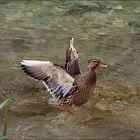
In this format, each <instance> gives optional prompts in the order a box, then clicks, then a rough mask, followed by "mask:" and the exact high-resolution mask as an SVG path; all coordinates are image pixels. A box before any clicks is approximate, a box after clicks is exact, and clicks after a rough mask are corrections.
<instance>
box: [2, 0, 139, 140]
mask: <svg viewBox="0 0 140 140" xmlns="http://www.w3.org/2000/svg"><path fill="white" fill-rule="evenodd" d="M71 37H74V38H75V44H74V45H75V47H76V48H77V50H78V51H79V54H80V66H81V69H82V71H84V69H85V68H86V66H87V60H88V59H90V58H99V59H101V60H103V61H104V62H106V63H108V64H109V65H110V67H109V68H108V69H106V70H98V72H97V75H98V82H97V88H96V92H95V95H96V97H97V99H95V100H91V103H92V105H93V108H94V109H93V110H92V111H88V112H84V113H83V111H82V110H80V109H77V110H76V111H75V112H78V113H77V115H76V116H75V117H70V118H68V119H66V120H65V119H64V116H63V115H62V111H61V110H59V109H57V108H55V107H50V106H49V105H48V104H47V102H48V98H49V95H48V94H46V91H45V90H44V87H43V85H42V84H41V83H39V82H36V81H34V80H33V79H31V78H30V77H28V76H26V75H25V74H24V73H23V71H21V68H20V61H21V60H22V59H38V60H50V61H53V62H55V63H59V64H62V65H64V60H65V49H66V47H67V46H68V45H69V40H70V38H71ZM139 56H140V2H139V1H133V2H131V1H127V2H126V1H94V0H88V1H86V0H75V1H70V0H59V1H58V0H53V1H49V0H46V1H45V0H40V1H39V0H35V1H33V0H26V1H14V0H11V1H8V0H7V1H2V0H1V1H0V98H1V100H3V98H5V97H6V96H13V97H14V101H13V103H12V104H11V106H10V110H11V112H12V114H13V112H14V113H15V114H17V113H18V114H21V115H20V116H18V117H17V116H16V115H15V114H14V115H11V119H10V130H11V131H12V135H13V137H18V136H16V135H14V134H15V130H16V128H17V127H18V126H19V125H20V126H21V127H23V126H28V125H30V124H34V123H35V124H36V123H37V124H38V125H37V126H36V127H34V128H32V129H31V130H30V131H29V132H24V135H25V137H27V138H40V137H42V138H62V137H64V138H77V137H79V138H96V139H99V138H122V137H123V138H140V136H139V131H138V129H139V128H140V125H138V124H140V119H139V115H140V110H139V106H140V102H139V100H138V99H139V93H140V82H139V79H140V63H139V62H140V57H139ZM108 111H109V112H108ZM23 114H24V116H23ZM33 114H34V115H35V114H36V115H35V116H28V115H33ZM37 114H38V115H39V116H38V115H37ZM42 114H43V115H42ZM44 114H45V115H44ZM83 114H86V115H87V116H86V115H83ZM118 114H119V115H118ZM78 115H79V116H78ZM120 116H121V117H120ZM120 118H121V119H120ZM128 118H129V119H128ZM15 119H16V120H15ZM134 122H135V123H134ZM79 128H80V129H79ZM65 129H67V132H66V131H65ZM87 130H88V131H87ZM39 136H40V137H39Z"/></svg>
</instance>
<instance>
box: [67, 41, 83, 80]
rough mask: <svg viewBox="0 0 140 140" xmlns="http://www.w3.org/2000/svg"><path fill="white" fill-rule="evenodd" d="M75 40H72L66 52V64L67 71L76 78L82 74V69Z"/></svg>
mask: <svg viewBox="0 0 140 140" xmlns="http://www.w3.org/2000/svg"><path fill="white" fill-rule="evenodd" d="M73 41H74V38H72V39H71V40H70V46H69V47H68V48H67V50H66V63H65V69H66V70H67V71H68V73H69V74H70V75H71V76H73V77H74V76H76V75H78V74H80V73H81V72H80V68H79V60H78V59H79V55H78V52H77V50H76V49H75V48H74V46H73Z"/></svg>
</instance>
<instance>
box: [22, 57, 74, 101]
mask: <svg viewBox="0 0 140 140" xmlns="http://www.w3.org/2000/svg"><path fill="white" fill-rule="evenodd" d="M21 66H22V68H23V70H24V72H25V73H27V74H28V75H30V76H31V77H33V78H35V79H37V80H42V81H43V83H44V85H45V86H46V88H47V89H48V91H49V92H50V93H51V95H52V96H53V98H54V99H56V100H59V99H60V98H62V97H65V96H66V95H67V94H68V93H69V91H70V90H71V88H72V87H73V82H74V78H72V77H71V76H70V75H69V74H68V73H67V72H66V71H65V70H64V69H63V68H62V67H61V66H58V65H55V64H53V63H52V62H50V61H36V60H23V61H22V62H21Z"/></svg>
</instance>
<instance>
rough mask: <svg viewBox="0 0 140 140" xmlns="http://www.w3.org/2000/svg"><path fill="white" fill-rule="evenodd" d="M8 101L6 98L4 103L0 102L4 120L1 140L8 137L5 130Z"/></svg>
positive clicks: (5, 139)
mask: <svg viewBox="0 0 140 140" xmlns="http://www.w3.org/2000/svg"><path fill="white" fill-rule="evenodd" d="M9 101H10V99H9V98H7V99H6V100H5V101H4V102H2V103H1V104H0V110H2V112H3V114H4V115H3V118H4V121H3V122H4V123H3V132H2V134H1V136H0V139H1V140H7V137H8V134H7V133H8V130H7V126H8V104H9Z"/></svg>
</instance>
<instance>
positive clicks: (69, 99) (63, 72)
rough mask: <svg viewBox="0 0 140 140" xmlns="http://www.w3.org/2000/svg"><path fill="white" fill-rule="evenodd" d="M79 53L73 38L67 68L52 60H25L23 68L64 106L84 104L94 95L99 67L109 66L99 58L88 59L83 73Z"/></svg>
mask: <svg viewBox="0 0 140 140" xmlns="http://www.w3.org/2000/svg"><path fill="white" fill-rule="evenodd" d="M78 58H79V55H78V53H77V51H76V49H75V48H74V47H73V39H72V40H70V47H69V48H67V50H66V64H65V68H64V67H62V66H59V65H56V64H53V63H52V62H50V61H36V60H23V61H22V62H21V64H22V67H23V70H24V71H25V72H26V73H27V74H28V75H30V76H31V77H33V78H35V79H37V80H42V82H43V83H44V85H45V86H46V88H47V89H48V91H49V92H50V94H51V95H52V97H53V99H54V100H55V101H56V102H57V103H58V104H59V105H62V106H72V105H76V106H79V105H83V104H85V103H86V102H87V101H88V99H89V98H90V96H91V95H92V93H93V91H94V89H95V84H96V73H95V70H96V68H97V67H107V65H106V64H103V63H102V62H101V61H100V60H98V59H91V60H89V61H88V68H87V70H86V71H85V72H83V73H81V72H80V68H79V62H78Z"/></svg>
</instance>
